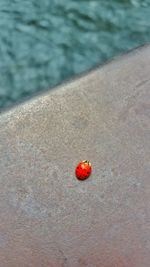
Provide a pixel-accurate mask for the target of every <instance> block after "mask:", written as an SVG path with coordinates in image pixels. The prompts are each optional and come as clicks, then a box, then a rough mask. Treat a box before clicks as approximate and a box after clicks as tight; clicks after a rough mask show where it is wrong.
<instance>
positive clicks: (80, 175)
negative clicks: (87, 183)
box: [75, 160, 92, 180]
mask: <svg viewBox="0 0 150 267" xmlns="http://www.w3.org/2000/svg"><path fill="white" fill-rule="evenodd" d="M91 172H92V167H91V163H90V162H89V161H88V160H83V161H81V162H79V164H78V165H77V167H76V171H75V173H76V177H77V179H79V180H85V179H87V178H88V177H89V176H90V174H91Z"/></svg>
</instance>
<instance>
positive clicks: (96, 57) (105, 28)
mask: <svg viewBox="0 0 150 267" xmlns="http://www.w3.org/2000/svg"><path fill="white" fill-rule="evenodd" d="M149 41H150V0H108V1H107V0H91V1H90V0H80V1H77V0H64V1H60V0H23V1H20V0H1V1H0V108H3V107H6V106H11V105H12V104H13V103H16V102H17V101H20V100H21V99H23V98H24V97H25V96H32V94H33V93H35V92H38V91H40V90H44V89H47V88H49V87H52V86H54V85H56V84H58V83H60V82H61V81H63V80H65V79H67V78H69V77H72V76H73V75H75V74H78V73H81V72H83V71H84V70H87V69H89V68H91V67H93V66H94V65H95V64H97V63H103V62H105V61H106V60H107V59H110V58H112V57H113V56H116V55H118V54H120V53H122V52H124V51H127V50H129V49H132V48H134V47H137V46H139V45H142V44H144V43H146V42H149Z"/></svg>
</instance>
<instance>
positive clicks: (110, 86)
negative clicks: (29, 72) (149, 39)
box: [0, 46, 150, 267]
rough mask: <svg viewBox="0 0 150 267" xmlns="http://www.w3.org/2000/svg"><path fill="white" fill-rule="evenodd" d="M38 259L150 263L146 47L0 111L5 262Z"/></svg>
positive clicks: (19, 266)
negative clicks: (80, 170)
mask: <svg viewBox="0 0 150 267" xmlns="http://www.w3.org/2000/svg"><path fill="white" fill-rule="evenodd" d="M83 159H87V160H90V161H91V162H92V165H93V173H92V176H91V177H90V178H89V179H88V180H86V181H84V182H80V181H78V180H77V179H76V178H75V175H74V170H75V166H76V164H77V163H78V162H79V161H80V160H83ZM34 266H36V267H56V266H57V267H83V266H87V267H149V266H150V47H149V46H147V47H144V48H141V49H139V50H135V51H133V52H131V53H129V54H127V55H125V56H123V57H120V58H119V59H117V60H114V61H112V62H110V63H109V64H106V65H105V66H103V67H102V68H97V69H96V70H94V71H91V72H90V73H89V74H87V75H84V76H82V77H79V78H77V79H75V80H73V81H70V82H68V83H66V84H64V85H62V86H60V87H58V88H57V89H55V90H53V91H50V92H47V93H45V95H41V96H37V97H35V98H34V99H32V100H30V101H29V102H26V103H24V104H21V105H19V106H17V107H16V108H13V109H12V110H10V111H8V112H5V113H4V114H2V115H1V117H0V267H34Z"/></svg>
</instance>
